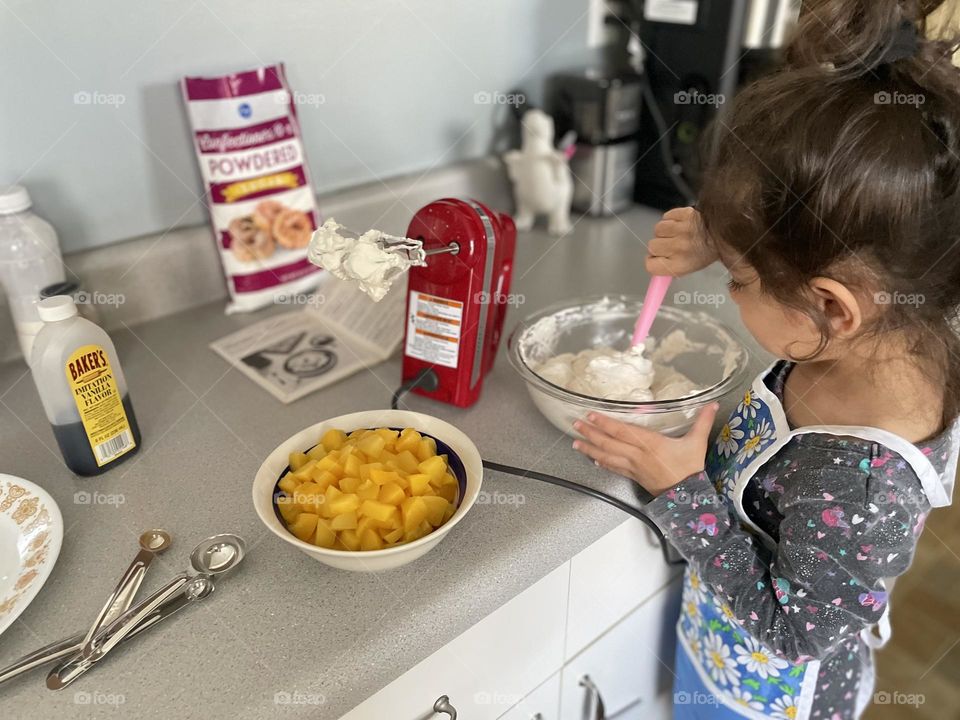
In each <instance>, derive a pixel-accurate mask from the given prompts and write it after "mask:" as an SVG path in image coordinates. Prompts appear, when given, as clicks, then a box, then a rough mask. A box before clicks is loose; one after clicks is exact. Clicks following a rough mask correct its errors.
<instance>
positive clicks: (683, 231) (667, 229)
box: [647, 207, 719, 277]
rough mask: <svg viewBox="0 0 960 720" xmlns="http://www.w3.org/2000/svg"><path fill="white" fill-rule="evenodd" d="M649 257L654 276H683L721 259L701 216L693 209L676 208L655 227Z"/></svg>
mask: <svg viewBox="0 0 960 720" xmlns="http://www.w3.org/2000/svg"><path fill="white" fill-rule="evenodd" d="M653 236H654V237H653V240H651V241H650V245H649V247H648V253H649V254H648V255H647V272H648V273H650V274H651V275H670V276H671V277H680V276H681V275H688V274H690V273H692V272H695V271H697V270H702V269H703V268H705V267H707V265H710V264H711V263H713V262H714V261H716V260H718V259H719V256H718V255H717V251H716V249H715V248H714V247H713V246H712V245H711V244H710V243H709V242H708V241H707V234H706V232H705V231H704V229H703V222H702V220H701V218H700V213H699V212H697V211H696V210H695V209H694V208H692V207H685V208H674V209H673V210H670V211H668V212H667V213H665V214H664V216H663V218H662V219H661V220H660V222H658V223H657V224H656V226H655V227H654V228H653Z"/></svg>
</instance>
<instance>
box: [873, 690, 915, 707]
mask: <svg viewBox="0 0 960 720" xmlns="http://www.w3.org/2000/svg"><path fill="white" fill-rule="evenodd" d="M926 701H927V698H926V696H925V695H924V694H923V693H902V692H887V691H886V690H881V691H880V692H876V693H874V694H873V702H874V703H876V704H877V705H908V706H910V707H914V708H917V707H920V706H921V705H923V704H924V703H925V702H926Z"/></svg>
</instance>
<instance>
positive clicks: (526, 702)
mask: <svg viewBox="0 0 960 720" xmlns="http://www.w3.org/2000/svg"><path fill="white" fill-rule="evenodd" d="M500 720H560V673H555V674H553V675H551V676H550V678H549V679H548V680H547V681H546V682H544V683H543V685H541V686H540V687H538V688H537V689H536V690H534V691H533V692H532V693H530V694H529V695H527V696H526V697H525V698H524V699H523V700H521V701H520V702H519V703H518V704H517V705H514V706H513V708H511V709H510V710H508V711H507V712H506V713H505V714H504V715H503V716H502V717H501V718H500Z"/></svg>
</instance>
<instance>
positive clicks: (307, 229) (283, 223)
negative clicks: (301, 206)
mask: <svg viewBox="0 0 960 720" xmlns="http://www.w3.org/2000/svg"><path fill="white" fill-rule="evenodd" d="M311 235H313V225H311V224H310V218H309V217H307V214H306V213H305V212H301V211H299V210H284V211H282V212H281V213H280V214H279V215H277V217H276V219H275V220H274V221H273V237H274V239H275V240H276V241H277V242H278V243H280V244H281V245H283V247H285V248H305V247H306V246H307V245H309V244H310V236H311Z"/></svg>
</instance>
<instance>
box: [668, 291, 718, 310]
mask: <svg viewBox="0 0 960 720" xmlns="http://www.w3.org/2000/svg"><path fill="white" fill-rule="evenodd" d="M726 302H727V296H726V295H724V294H723V293H705V292H699V291H696V290H695V291H693V292H688V291H686V290H681V291H680V292H675V293H674V294H673V304H674V305H705V306H709V307H714V308H716V307H720V306H721V305H723V304H724V303H726Z"/></svg>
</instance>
